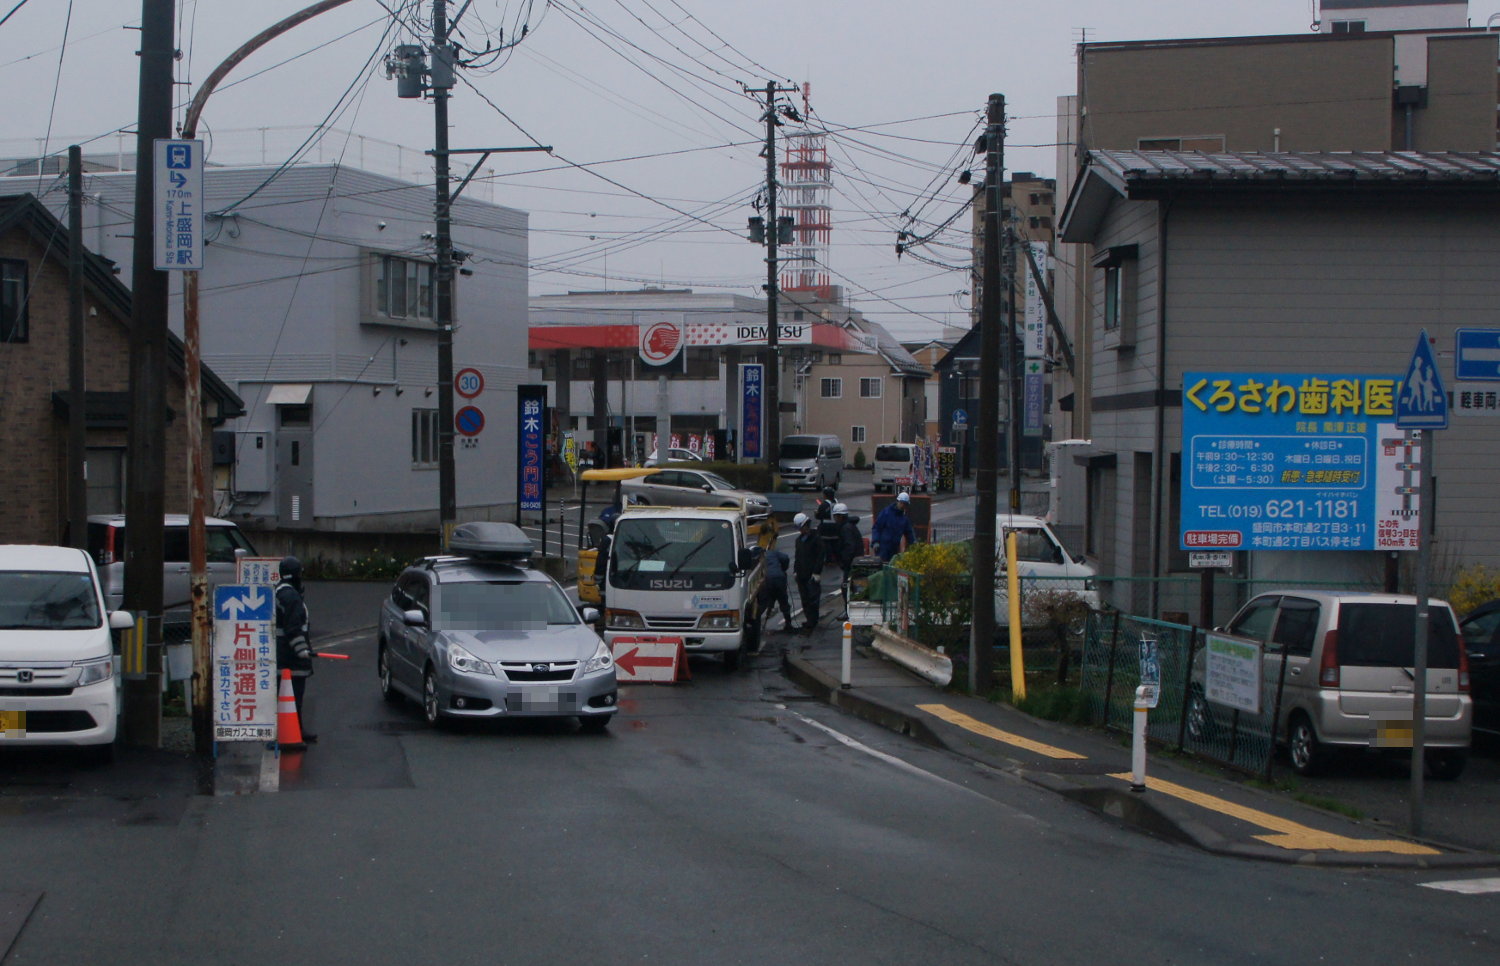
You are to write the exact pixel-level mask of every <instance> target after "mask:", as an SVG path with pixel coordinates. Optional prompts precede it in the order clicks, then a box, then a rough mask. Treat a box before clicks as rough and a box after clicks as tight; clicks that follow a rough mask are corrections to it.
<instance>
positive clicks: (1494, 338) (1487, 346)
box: [1453, 329, 1500, 382]
mask: <svg viewBox="0 0 1500 966" xmlns="http://www.w3.org/2000/svg"><path fill="white" fill-rule="evenodd" d="M1453 378H1455V379H1457V380H1459V381H1461V382H1462V381H1468V380H1473V381H1475V382H1500V329H1455V330H1454V332H1453Z"/></svg>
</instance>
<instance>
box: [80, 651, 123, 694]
mask: <svg viewBox="0 0 1500 966" xmlns="http://www.w3.org/2000/svg"><path fill="white" fill-rule="evenodd" d="M75 666H76V667H77V668H78V686H79V687H83V686H84V685H85V684H98V683H99V682H100V681H108V680H109V679H110V678H112V677H114V675H115V662H114V658H109V657H106V658H104V659H103V660H96V661H78V662H77V663H76V665H75Z"/></svg>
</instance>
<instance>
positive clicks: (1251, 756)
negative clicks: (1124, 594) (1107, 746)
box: [1079, 611, 1276, 774]
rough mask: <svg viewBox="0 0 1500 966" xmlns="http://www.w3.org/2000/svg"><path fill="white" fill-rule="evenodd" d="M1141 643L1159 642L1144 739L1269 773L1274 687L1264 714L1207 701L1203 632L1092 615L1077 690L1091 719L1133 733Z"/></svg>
mask: <svg viewBox="0 0 1500 966" xmlns="http://www.w3.org/2000/svg"><path fill="white" fill-rule="evenodd" d="M1143 641H1150V642H1154V643H1155V650H1156V654H1157V660H1158V662H1159V665H1160V668H1161V683H1160V690H1159V694H1160V697H1159V700H1158V703H1157V706H1156V707H1155V708H1154V709H1153V710H1152V711H1151V713H1150V714H1149V715H1148V717H1147V726H1146V728H1147V735H1148V736H1149V737H1150V738H1151V739H1152V740H1154V741H1157V742H1159V743H1161V744H1163V745H1166V746H1168V747H1172V748H1175V749H1176V750H1178V751H1185V752H1189V753H1191V754H1194V755H1197V756H1199V757H1202V758H1208V759H1212V760H1214V761H1217V762H1220V763H1222V764H1225V765H1229V766H1231V767H1233V768H1237V769H1240V770H1243V771H1246V772H1250V773H1252V774H1261V773H1264V772H1265V771H1266V769H1267V767H1268V765H1269V764H1270V760H1271V755H1272V751H1273V748H1272V737H1273V736H1272V728H1271V722H1272V720H1273V715H1272V713H1271V709H1272V708H1273V707H1274V704H1275V698H1276V682H1275V681H1274V680H1271V681H1262V682H1261V692H1262V693H1261V703H1260V704H1261V712H1260V713H1259V714H1250V713H1248V712H1241V711H1230V710H1229V709H1227V708H1222V707H1220V706H1218V705H1216V704H1213V703H1211V702H1209V701H1208V700H1207V698H1206V697H1205V693H1204V687H1203V663H1204V661H1203V643H1204V633H1203V631H1202V630H1200V629H1199V628H1195V627H1190V626H1188V625H1186V624H1173V623H1168V622H1166V621H1158V620H1151V619H1150V618H1145V617H1132V616H1130V615H1127V614H1122V613H1119V612H1118V611H1116V612H1114V613H1104V612H1100V613H1096V614H1093V615H1091V616H1090V618H1089V621H1088V626H1087V628H1086V630H1085V632H1084V646H1083V660H1082V664H1081V670H1080V680H1079V688H1080V690H1081V691H1082V692H1083V696H1084V700H1085V702H1086V703H1087V706H1088V709H1089V713H1090V714H1091V716H1092V718H1093V720H1094V721H1096V722H1097V723H1099V724H1100V725H1102V726H1104V727H1106V728H1112V729H1115V730H1117V731H1122V732H1127V733H1128V732H1129V731H1130V730H1131V719H1132V714H1133V711H1134V704H1135V689H1136V687H1137V686H1138V685H1139V684H1140V683H1141V652H1142V642H1143Z"/></svg>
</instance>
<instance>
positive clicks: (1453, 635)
mask: <svg viewBox="0 0 1500 966" xmlns="http://www.w3.org/2000/svg"><path fill="white" fill-rule="evenodd" d="M1428 607H1429V611H1428V648H1427V668H1428V670H1427V698H1426V742H1425V744H1426V763H1427V769H1428V772H1429V774H1430V775H1431V776H1432V777H1433V778H1438V779H1445V780H1451V779H1454V778H1457V777H1458V776H1459V775H1460V774H1462V773H1463V770H1464V765H1465V764H1466V762H1467V761H1468V752H1469V741H1470V736H1471V728H1472V723H1473V711H1474V709H1473V703H1472V701H1471V700H1470V697H1469V693H1468V692H1469V675H1468V667H1467V663H1466V659H1465V655H1464V648H1463V646H1462V644H1461V639H1460V637H1459V632H1458V622H1457V621H1456V620H1455V619H1454V617H1453V611H1452V609H1451V608H1450V607H1449V606H1448V604H1447V603H1446V602H1445V601H1441V600H1435V599H1434V600H1430V601H1429V602H1428ZM1416 609H1417V600H1416V598H1415V597H1412V596H1410V595H1406V594H1371V593H1356V592H1346V591H1314V590H1280V591H1272V592H1268V593H1264V594H1260V595H1258V596H1256V597H1253V598H1251V599H1250V601H1249V602H1247V603H1246V604H1245V606H1244V607H1242V608H1240V610H1239V612H1238V613H1237V614H1235V616H1234V617H1233V619H1231V620H1230V621H1229V623H1228V624H1226V625H1224V626H1223V627H1222V628H1216V631H1217V632H1219V633H1222V634H1223V635H1224V636H1226V637H1228V638H1230V639H1231V640H1240V641H1249V642H1254V643H1256V644H1258V645H1259V646H1260V647H1261V648H1262V661H1261V670H1262V674H1263V684H1262V694H1263V695H1274V694H1275V693H1276V690H1277V689H1278V687H1280V683H1281V680H1282V662H1283V660H1284V661H1285V662H1286V675H1285V686H1284V689H1283V690H1282V697H1281V713H1280V715H1279V717H1278V718H1277V720H1276V735H1277V741H1278V743H1283V744H1285V745H1286V746H1287V751H1288V755H1289V757H1290V759H1291V764H1292V768H1293V769H1294V770H1295V771H1297V772H1298V773H1299V774H1303V775H1311V774H1316V773H1317V772H1319V771H1321V770H1322V769H1323V768H1324V767H1325V766H1326V765H1327V764H1328V763H1329V760H1330V759H1331V758H1332V756H1333V754H1334V753H1335V752H1337V751H1340V750H1355V749H1369V748H1394V747H1400V736H1401V735H1403V734H1404V735H1406V736H1407V745H1406V747H1410V729H1411V716H1412V691H1413V687H1414V683H1415V678H1414V677H1413V660H1414V657H1415V648H1416V644H1415V631H1416ZM1204 663H1205V662H1204V661H1202V660H1200V661H1199V662H1197V663H1196V664H1195V666H1194V672H1193V675H1194V677H1193V684H1192V686H1191V689H1190V692H1189V695H1188V706H1187V710H1186V712H1185V713H1186V715H1187V730H1188V733H1189V735H1191V736H1193V737H1195V738H1201V737H1203V736H1205V735H1206V734H1207V733H1208V732H1209V731H1211V730H1212V729H1214V728H1221V727H1225V726H1226V725H1225V722H1226V721H1227V720H1228V717H1229V712H1228V710H1227V709H1224V708H1221V707H1220V706H1219V705H1217V704H1214V703H1213V702H1212V701H1211V700H1210V699H1209V698H1208V695H1209V694H1211V693H1212V689H1211V688H1209V687H1207V685H1206V681H1205V672H1204ZM1262 705H1263V712H1262V716H1263V718H1264V719H1265V720H1266V721H1268V722H1269V720H1270V718H1271V716H1272V714H1273V711H1274V698H1273V699H1272V700H1271V702H1267V701H1266V700H1265V698H1264V697H1263V699H1262Z"/></svg>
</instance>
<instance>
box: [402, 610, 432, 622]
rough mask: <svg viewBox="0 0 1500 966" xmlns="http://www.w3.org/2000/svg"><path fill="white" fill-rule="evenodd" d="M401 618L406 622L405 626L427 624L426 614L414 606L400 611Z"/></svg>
mask: <svg viewBox="0 0 1500 966" xmlns="http://www.w3.org/2000/svg"><path fill="white" fill-rule="evenodd" d="M401 619H402V620H403V621H405V622H406V626H407V627H426V626H427V615H426V614H424V613H422V612H421V611H419V610H417V609H416V608H412V609H411V610H404V611H402V612H401Z"/></svg>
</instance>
